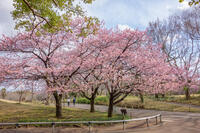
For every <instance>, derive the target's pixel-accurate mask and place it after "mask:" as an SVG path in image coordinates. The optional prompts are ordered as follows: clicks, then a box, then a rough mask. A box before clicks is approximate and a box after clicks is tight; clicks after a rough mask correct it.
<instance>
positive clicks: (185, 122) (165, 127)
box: [71, 104, 200, 133]
mask: <svg viewBox="0 0 200 133" xmlns="http://www.w3.org/2000/svg"><path fill="white" fill-rule="evenodd" d="M71 107H73V106H71ZM74 107H75V108H81V109H89V107H90V106H89V105H88V104H77V105H76V106H74ZM95 109H96V110H97V111H102V112H105V111H107V109H108V107H107V106H103V105H95ZM120 109H121V108H120V107H115V108H114V112H115V113H121V112H120ZM127 112H128V115H130V116H133V117H134V118H135V117H145V116H151V115H156V114H162V116H163V117H162V121H163V123H162V124H160V125H157V126H156V125H154V126H150V127H148V128H147V127H143V128H139V129H138V128H137V129H136V128H134V129H131V127H129V128H128V129H127V130H125V132H133V133H134V132H135V133H136V132H138V133H169V132H170V133H200V113H186V112H169V111H156V110H142V109H130V108H128V109H127ZM132 126H133V127H134V124H133V125H132ZM113 130H114V129H113ZM99 132H106V131H101V130H100V131H99ZM109 132H110V131H109ZM113 132H123V131H119V130H118V131H113Z"/></svg>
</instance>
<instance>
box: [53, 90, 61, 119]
mask: <svg viewBox="0 0 200 133" xmlns="http://www.w3.org/2000/svg"><path fill="white" fill-rule="evenodd" d="M53 95H54V98H55V100H56V117H57V118H61V117H62V94H58V93H57V92H54V93H53Z"/></svg>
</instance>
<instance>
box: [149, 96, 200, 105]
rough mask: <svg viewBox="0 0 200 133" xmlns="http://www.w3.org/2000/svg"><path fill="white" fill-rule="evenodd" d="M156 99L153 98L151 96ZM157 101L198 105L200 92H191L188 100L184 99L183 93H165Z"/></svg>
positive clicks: (199, 103)
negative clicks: (164, 95)
mask: <svg viewBox="0 0 200 133" xmlns="http://www.w3.org/2000/svg"><path fill="white" fill-rule="evenodd" d="M152 99H154V100H156V99H155V98H152ZM158 100H159V101H165V102H175V103H183V104H192V105H199V106H200V94H191V98H190V100H186V99H185V95H166V97H164V98H159V99H158Z"/></svg>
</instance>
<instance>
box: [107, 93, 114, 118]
mask: <svg viewBox="0 0 200 133" xmlns="http://www.w3.org/2000/svg"><path fill="white" fill-rule="evenodd" d="M113 102H114V99H113V95H112V94H110V99H109V106H108V117H112V114H113V106H114V103H113Z"/></svg>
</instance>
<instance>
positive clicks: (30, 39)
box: [0, 18, 99, 118]
mask: <svg viewBox="0 0 200 133" xmlns="http://www.w3.org/2000/svg"><path fill="white" fill-rule="evenodd" d="M87 24H88V23H87V22H85V21H84V19H80V18H76V19H74V20H73V21H72V22H71V29H72V31H71V32H66V31H65V30H64V29H63V31H57V32H54V33H48V32H46V31H45V30H42V29H41V31H40V32H39V33H42V35H40V34H39V35H38V34H37V33H38V32H37V31H36V32H34V33H32V32H29V33H20V34H18V35H16V36H14V37H6V36H4V37H3V38H2V39H1V42H0V51H1V53H4V56H2V57H3V58H4V59H5V57H6V56H7V57H8V58H7V61H6V65H8V66H10V67H11V68H13V67H14V68H15V69H16V70H15V71H14V72H11V73H10V74H7V75H6V79H7V80H9V79H12V80H14V79H23V80H39V79H40V80H41V79H42V80H43V81H44V82H45V83H46V87H47V88H46V91H47V92H50V93H52V94H53V96H54V98H55V101H56V117H57V118H60V117H61V116H62V112H61V111H62V106H61V100H62V94H63V93H64V92H68V91H69V89H67V84H68V82H69V81H70V78H71V77H72V76H73V75H75V74H76V73H77V72H78V70H79V69H80V68H81V67H82V64H83V62H84V60H83V59H84V58H85V56H87V55H88V54H90V53H88V52H87V49H82V47H83V46H82V45H81V43H80V42H81V39H83V38H84V37H82V36H81V35H82V32H83V29H84V27H87ZM98 26H99V25H93V28H90V29H87V31H84V32H86V33H87V34H88V35H89V34H93V33H94V32H95V30H96V28H97V27H98ZM5 70H7V69H5Z"/></svg>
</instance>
